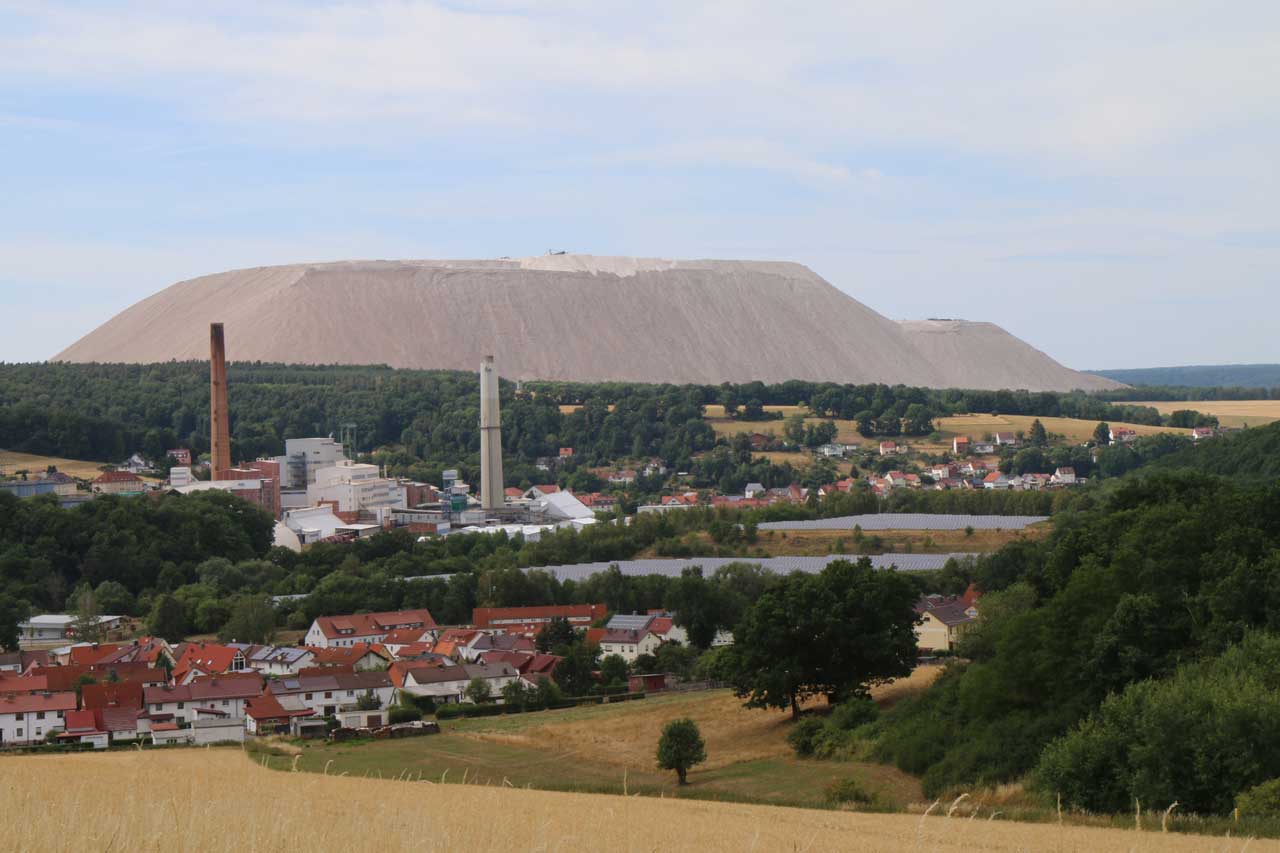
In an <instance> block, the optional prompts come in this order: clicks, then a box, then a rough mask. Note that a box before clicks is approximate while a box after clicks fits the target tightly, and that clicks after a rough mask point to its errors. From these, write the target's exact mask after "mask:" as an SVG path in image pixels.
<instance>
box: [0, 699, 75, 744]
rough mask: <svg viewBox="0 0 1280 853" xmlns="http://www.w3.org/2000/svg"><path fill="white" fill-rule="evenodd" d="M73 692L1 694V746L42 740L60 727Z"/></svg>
mask: <svg viewBox="0 0 1280 853" xmlns="http://www.w3.org/2000/svg"><path fill="white" fill-rule="evenodd" d="M74 710H76V694H75V693H72V692H70V691H67V692H65V693H19V694H13V693H8V694H4V695H2V696H0V746H9V745H18V744H30V743H42V742H43V741H44V740H45V739H47V738H49V737H50V736H52V735H54V734H55V733H56V732H60V731H62V730H63V728H64V726H65V719H64V718H65V716H66V713H67V712H68V711H74Z"/></svg>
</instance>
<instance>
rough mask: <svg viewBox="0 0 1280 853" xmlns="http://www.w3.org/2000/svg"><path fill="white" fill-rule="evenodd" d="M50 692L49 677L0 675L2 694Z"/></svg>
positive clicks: (0, 691)
mask: <svg viewBox="0 0 1280 853" xmlns="http://www.w3.org/2000/svg"><path fill="white" fill-rule="evenodd" d="M48 690H49V678H48V676H45V675H10V674H8V673H0V693H46V692H48Z"/></svg>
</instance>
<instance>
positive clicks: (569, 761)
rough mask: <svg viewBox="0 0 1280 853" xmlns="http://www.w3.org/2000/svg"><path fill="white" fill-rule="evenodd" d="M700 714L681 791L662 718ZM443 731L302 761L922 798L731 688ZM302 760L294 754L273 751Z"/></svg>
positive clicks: (337, 766)
mask: <svg viewBox="0 0 1280 853" xmlns="http://www.w3.org/2000/svg"><path fill="white" fill-rule="evenodd" d="M936 672H937V670H936V669H934V668H927V669H922V670H920V671H918V672H917V674H915V675H914V676H913V677H912V678H910V679H904V680H903V681H902V682H900V683H899V684H897V685H888V686H886V687H884V688H881V691H883V695H884V697H885V699H886V701H892V700H896V699H897V698H899V697H900V696H902V695H903V694H904V691H913V690H920V689H923V687H925V686H926V685H927V684H928V682H929V681H931V680H932V678H933V677H934V676H935V675H936ZM679 717H691V718H692V719H694V720H695V721H697V723H698V725H699V727H700V728H701V729H702V734H703V737H704V738H706V741H707V759H708V760H707V763H705V764H702V765H699V766H698V767H696V768H694V769H693V770H692V771H690V774H689V778H690V781H691V783H692V784H691V785H690V786H689V787H688V788H686V789H684V790H681V791H677V789H676V785H675V776H674V774H672V773H664V772H662V771H659V770H657V768H656V767H655V766H654V757H653V754H654V750H655V749H656V747H657V743H658V736H659V734H660V733H661V730H662V726H663V725H665V724H666V723H667V722H669V721H670V720H673V719H676V718H679ZM442 727H443V729H444V733H443V734H442V735H439V736H431V737H425V738H414V739H408V740H398V741H375V742H373V743H368V742H364V743H350V742H348V743H341V744H318V745H310V744H308V745H306V746H304V747H303V748H302V750H301V753H300V754H299V756H298V758H297V764H296V767H297V769H299V770H309V771H317V772H324V770H325V767H326V765H327V766H328V768H329V770H328V772H329V773H330V774H334V773H344V772H345V773H349V774H350V775H352V776H366V775H369V776H374V777H378V776H381V777H383V778H391V777H395V776H399V775H403V774H405V773H406V772H407V773H409V774H410V775H412V776H414V777H415V778H416V777H417V775H418V774H419V773H421V774H422V777H423V778H424V779H432V780H435V781H437V782H439V781H441V780H443V781H445V782H462V781H463V777H464V775H465V776H466V777H467V779H468V780H478V781H479V782H480V783H481V784H496V785H501V786H507V785H510V786H514V787H517V788H520V787H526V786H532V787H534V788H538V789H542V790H560V791H589V792H597V793H610V794H621V793H631V794H635V793H643V794H648V795H654V796H665V797H671V796H692V797H699V798H709V799H726V800H734V801H740V800H746V801H751V802H765V803H774V804H778V805H791V806H820V805H822V804H823V802H824V792H825V789H826V786H827V785H828V784H830V783H831V782H832V781H834V780H836V779H841V778H846V777H849V776H856V777H857V778H858V779H859V781H860V782H862V783H863V784H864V785H865V786H866V787H867V788H869V789H871V790H873V791H875V792H877V794H878V795H879V796H880V797H881V798H882V800H883V802H884V803H885V805H886V806H892V807H895V808H906V807H907V806H909V805H910V804H911V803H914V802H918V801H919V800H920V799H921V794H920V788H919V783H918V782H917V781H916V780H915V779H914V778H913V777H911V776H909V775H907V774H905V773H902V772H900V771H898V770H896V769H895V768H893V767H887V766H883V765H878V764H847V763H846V764H842V763H834V762H818V761H809V760H801V759H798V758H796V757H795V756H794V754H793V752H792V750H791V748H790V747H789V746H788V745H787V743H786V733H787V731H788V729H789V727H790V716H789V715H788V714H785V713H781V712H777V711H763V710H747V709H745V708H743V707H742V703H741V701H740V700H738V699H736V698H735V697H734V696H733V695H732V694H731V693H730V692H729V691H727V690H714V691H700V692H696V693H684V694H667V695H661V696H653V697H651V698H648V699H644V700H640V701H636V702H631V703H620V704H611V705H595V706H588V707H584V708H573V709H569V710H563V711H541V712H535V713H531V714H518V715H512V716H510V717H490V718H480V719H474V720H458V721H446V722H444V723H442ZM265 760H266V762H267V766H269V767H275V768H277V769H283V768H286V767H292V766H294V765H293V762H294V758H293V756H290V755H283V756H275V757H269V758H267V759H265Z"/></svg>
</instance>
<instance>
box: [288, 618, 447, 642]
mask: <svg viewBox="0 0 1280 853" xmlns="http://www.w3.org/2000/svg"><path fill="white" fill-rule="evenodd" d="M435 627H436V620H435V619H433V618H431V612H430V611H428V610H426V609H421V610H393V611H388V612H385V613H356V614H353V615H351V616H317V617H316V620H315V621H314V622H312V623H311V628H310V629H308V631H307V636H306V640H305V645H307V646H311V647H313V648H330V647H332V646H354V645H355V644H356V643H381V642H382V640H383V638H384V637H386V636H387V634H389V633H391V632H392V631H395V630H397V629H400V628H422V629H428V628H435Z"/></svg>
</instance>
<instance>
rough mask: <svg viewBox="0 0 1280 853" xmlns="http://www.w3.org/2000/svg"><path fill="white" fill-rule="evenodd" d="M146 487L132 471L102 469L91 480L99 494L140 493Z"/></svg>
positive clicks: (94, 489) (96, 492) (95, 491)
mask: <svg viewBox="0 0 1280 853" xmlns="http://www.w3.org/2000/svg"><path fill="white" fill-rule="evenodd" d="M146 489H147V484H146V483H144V482H143V481H142V478H141V477H139V476H138V475H137V474H134V473H133V472H132V471H103V472H102V473H101V474H99V475H98V476H97V478H95V479H94V481H93V491H94V493H95V494H99V495H140V494H142V493H143V492H144V491H146Z"/></svg>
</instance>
